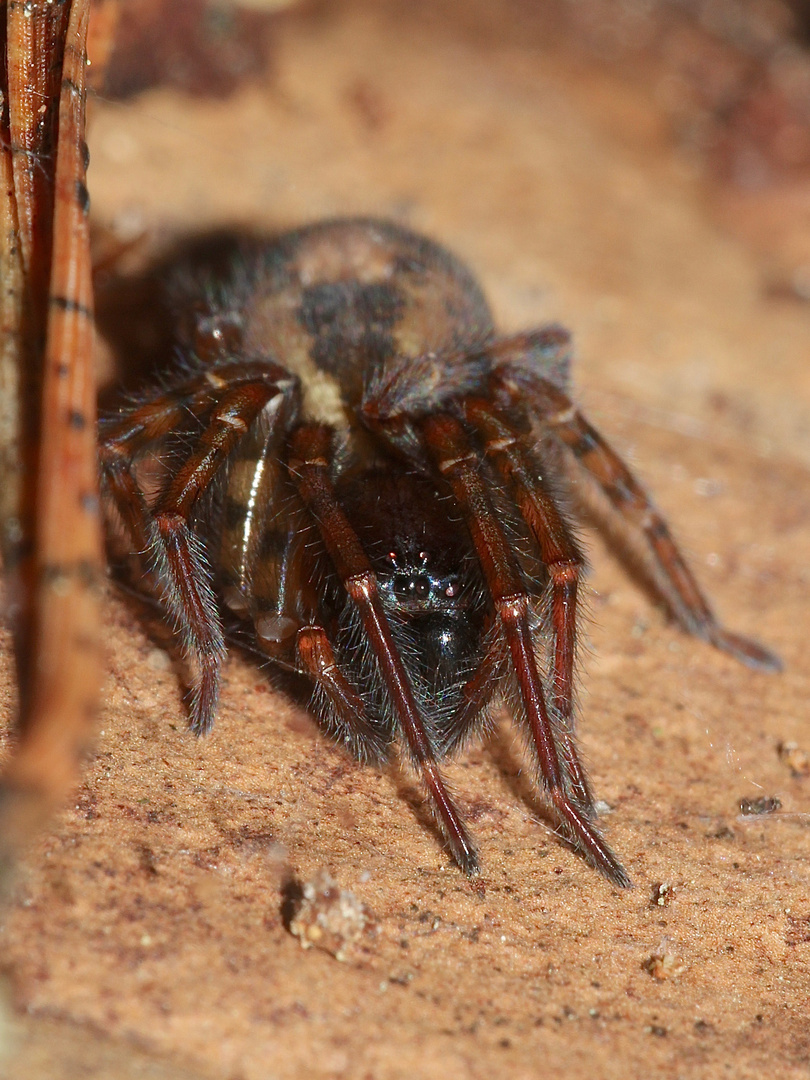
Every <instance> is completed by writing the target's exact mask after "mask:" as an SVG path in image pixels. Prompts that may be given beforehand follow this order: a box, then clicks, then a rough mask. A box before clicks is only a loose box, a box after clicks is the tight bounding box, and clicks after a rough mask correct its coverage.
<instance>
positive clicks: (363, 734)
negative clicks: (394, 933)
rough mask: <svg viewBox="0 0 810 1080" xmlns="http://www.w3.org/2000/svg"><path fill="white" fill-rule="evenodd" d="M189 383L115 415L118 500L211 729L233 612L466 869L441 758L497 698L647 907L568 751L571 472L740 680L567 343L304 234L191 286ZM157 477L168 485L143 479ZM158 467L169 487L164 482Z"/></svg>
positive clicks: (402, 240)
mask: <svg viewBox="0 0 810 1080" xmlns="http://www.w3.org/2000/svg"><path fill="white" fill-rule="evenodd" d="M180 292H181V293H183V294H184V295H186V299H187V300H188V304H187V307H188V310H189V311H190V312H191V317H190V318H189V319H188V320H187V325H186V326H185V329H183V330H182V332H181V334H180V341H181V351H182V356H183V359H182V363H181V365H180V366H179V367H177V369H176V370H174V371H173V372H172V373H171V374H170V375H169V376H168V377H166V378H164V380H163V382H162V383H161V384H160V385H157V386H154V387H153V388H152V389H149V390H146V391H145V392H143V393H142V395H141V396H140V397H139V398H138V399H136V400H134V401H132V402H130V403H128V404H127V405H126V406H125V407H123V408H122V409H121V410H120V411H119V413H118V414H117V415H116V416H114V417H110V418H107V419H106V420H104V421H102V425H101V435H100V443H101V448H100V459H101V476H102V488H103V490H104V492H105V494H106V496H107V498H108V500H109V501H110V502H111V504H112V506H113V507H114V508H115V510H116V511H117V514H118V515H119V516H120V518H121V519H122V521H123V524H124V526H125V529H126V531H127V533H128V535H129V538H130V540H131V543H132V544H133V545H134V547H135V549H136V550H137V552H139V553H141V555H142V556H143V558H144V560H145V569H146V571H147V572H148V574H149V576H150V578H151V580H152V581H153V582H154V584H155V586H156V588H157V591H158V593H159V596H160V599H161V602H162V604H163V606H164V607H165V610H166V612H167V613H168V615H169V616H170V618H171V620H172V621H173V624H174V626H175V628H176V631H177V633H178V635H179V637H180V639H181V641H182V644H183V648H184V651H185V654H186V656H187V657H188V659H189V661H190V664H191V668H192V671H193V675H192V681H191V694H190V726H191V729H192V731H194V732H195V733H196V734H198V735H201V734H203V733H206V732H208V731H209V730H210V728H211V726H212V723H213V721H214V717H215V713H216V709H217V699H218V693H219V683H220V669H221V665H222V661H223V657H224V655H225V637H226V635H225V630H224V620H223V613H224V612H226V611H227V613H228V614H229V616H230V617H231V618H233V619H235V620H237V621H238V622H240V623H241V624H242V625H243V626H244V627H245V628H246V629H248V631H249V632H250V634H251V636H252V639H253V642H254V644H255V646H256V647H257V648H258V649H259V650H260V651H261V653H262V654H264V655H266V657H267V658H268V659H269V660H271V661H273V662H275V663H277V664H279V665H281V666H283V667H287V668H290V669H292V670H294V671H296V672H299V673H302V674H304V675H306V676H307V677H308V678H309V679H310V680H311V682H312V684H313V686H314V708H315V711H316V712H317V714H318V716H319V717H320V718H321V721H322V722H323V723H324V725H325V726H326V728H327V729H328V730H329V732H330V733H331V734H332V735H333V736H334V737H335V739H337V740H338V741H340V742H342V743H343V744H344V745H345V746H346V747H347V749H348V750H349V751H350V752H351V753H352V754H353V755H354V756H355V757H356V758H357V759H359V760H360V761H364V762H370V763H374V764H381V763H383V762H384V761H385V760H386V758H387V757H388V755H389V752H390V750H391V748H392V746H393V744H394V743H395V742H397V741H398V740H402V741H404V744H405V746H406V747H407V750H408V752H409V755H410V758H411V759H412V761H413V763H414V765H415V766H416V768H417V770H418V771H419V772H420V773H421V777H422V779H423V781H424V787H425V790H426V792H427V795H428V798H429V801H430V804H431V805H432V808H433V810H434V812H435V816H436V819H437V822H438V825H439V828H440V830H441V832H442V834H443V836H444V839H445V841H446V844H447V846H448V848H449V850H450V852H451V854H452V856H453V858H454V859H455V861H456V862H457V863H458V865H459V866H460V867H461V869H462V870H463V871H465V872H466V873H467V874H469V875H473V874H475V873H477V872H478V869H479V861H478V855H477V852H476V847H475V843H474V841H473V839H472V837H471V835H470V833H469V831H468V829H467V826H466V825H465V822H464V820H463V818H462V815H461V814H460V812H459V810H458V808H457V806H456V805H455V803H454V800H453V798H452V796H451V794H450V792H449V791H448V789H447V787H446V785H445V782H444V780H443V778H442V773H441V770H440V762H441V761H442V759H443V758H445V757H446V756H447V755H449V754H451V753H452V752H453V751H456V750H458V749H459V748H460V747H461V745H462V744H463V743H465V742H466V741H467V740H468V739H470V738H471V737H473V736H474V735H477V734H480V733H481V732H482V731H483V730H484V729H485V728H486V726H487V722H488V717H489V715H490V712H491V707H492V705H493V704H494V702H495V701H496V700H505V701H506V702H507V704H508V705H509V707H510V709H511V711H512V713H513V714H514V716H515V718H516V719H517V722H518V723H519V724H520V725H521V726H522V727H523V728H524V730H525V732H526V733H527V736H528V740H529V743H530V745H531V747H532V750H533V754H534V757H535V760H536V766H537V777H538V782H539V784H540V785H541V787H542V789H543V791H544V793H545V796H546V797H547V800H548V802H549V804H550V809H551V812H552V814H553V815H554V817H555V818H556V820H557V822H558V824H559V826H560V827H561V829H562V832H563V833H564V835H565V836H566V837H567V838H568V840H569V841H570V842H571V843H572V845H573V846H574V847H575V848H576V849H578V850H579V851H580V852H581V853H582V854H583V855H584V857H585V858H586V859H587V860H588V862H589V863H590V864H591V865H592V866H594V867H595V868H596V869H597V870H599V871H601V873H602V874H604V875H605V877H606V878H607V879H608V880H609V881H610V882H612V883H613V884H614V885H616V886H620V887H626V886H629V885H630V879H629V877H628V875H627V873H626V871H625V869H624V867H623V866H622V865H621V863H620V861H619V860H618V858H617V857H616V856H615V855H614V853H613V852H612V851H611V849H610V848H609V846H608V845H607V843H606V842H605V840H604V839H603V837H602V835H601V833H600V831H599V828H598V826H597V824H596V804H595V799H594V795H593V791H592V788H591V785H590V782H589V780H588V777H587V775H586V772H585V769H584V768H583V765H582V761H581V759H580V756H579V753H578V751H577V746H576V740H575V733H574V660H575V652H576V643H577V607H578V594H579V585H580V580H581V577H582V574H583V569H584V558H583V555H582V551H581V549H580V546H579V543H578V541H577V540H576V539H575V535H574V528H573V525H572V523H571V522H572V519H573V517H574V512H575V510H579V509H580V508H581V507H580V504H581V501H582V493H581V489H582V485H580V484H577V483H575V482H573V481H572V471H573V473H579V474H580V475H581V477H583V478H585V477H587V478H590V480H591V481H592V482H593V483H594V486H596V487H598V488H599V489H601V492H602V493H603V495H604V496H606V499H605V500H604V501H605V502H606V504H607V505H608V506H609V507H611V508H612V513H613V516H614V517H616V518H620V519H622V521H623V522H624V524H625V525H626V527H627V531H628V532H629V533H630V534H631V535H632V536H635V540H636V543H637V546H639V547H640V548H643V550H644V552H645V553H646V558H647V561H648V563H649V568H650V572H651V575H652V580H653V583H654V586H655V589H656V593H657V596H658V599H659V600H660V601H661V602H663V604H664V605H665V606H666V607H667V609H668V610H669V612H670V613H671V615H672V616H673V617H674V618H675V619H676V620H677V621H678V622H679V623H680V625H681V626H682V627H683V628H684V629H686V630H687V631H689V632H690V633H692V634H695V635H697V636H698V637H701V638H704V639H706V640H707V641H709V642H711V643H712V644H713V645H715V646H717V647H718V648H720V649H723V650H725V651H726V652H728V653H731V654H732V655H733V656H735V657H736V658H737V659H738V660H741V661H742V662H743V663H746V664H748V665H749V666H751V667H755V668H764V669H769V670H773V669H776V668H778V667H779V661H778V659H777V658H776V657H775V656H773V655H772V654H771V653H769V652H768V651H766V650H765V649H764V648H762V647H761V646H759V645H758V644H756V643H755V642H753V641H749V640H747V639H745V638H743V637H740V636H738V635H736V634H732V633H730V632H729V631H727V630H725V629H724V628H723V627H722V626H721V625H720V624H719V623H718V621H717V620H716V618H715V616H714V615H713V613H712V611H711V609H710V607H709V605H708V604H707V602H706V600H705V599H704V598H703V595H702V593H701V592H700V590H699V588H698V586H697V584H696V582H695V580H694V578H693V576H692V573H691V571H690V570H689V568H688V566H687V564H686V563H685V561H684V559H683V557H682V556H681V555H680V553H679V551H678V549H677V547H676V546H675V543H674V542H673V540H672V537H671V535H670V532H669V529H668V527H667V525H666V523H665V521H664V520H663V518H662V517H661V515H660V513H659V512H658V510H656V508H655V506H654V505H653V504H652V502H651V501H650V499H649V497H648V496H647V495H646V494H645V492H644V490H643V489H642V487H641V486H640V484H639V483H638V481H637V480H635V478H634V477H633V475H632V474H631V472H630V471H629V470H628V468H627V466H625V465H624V464H623V463H622V461H621V460H620V458H619V457H617V455H616V454H615V453H614V452H613V450H611V448H610V447H609V446H608V444H607V443H606V442H605V441H604V439H603V438H602V437H601V436H600V435H599V434H598V433H597V432H596V431H595V430H594V428H593V427H592V426H591V425H590V424H589V423H588V421H587V420H586V419H585V418H584V417H583V415H582V414H581V413H580V412H579V410H578V409H577V407H576V406H575V405H574V404H573V402H572V399H571V396H570V389H569V351H570V349H569V346H570V340H569V335H568V333H567V332H566V331H565V330H563V329H562V328H560V327H558V326H554V325H548V326H543V327H541V328H540V329H537V330H532V331H528V332H525V333H520V334H516V335H512V336H500V335H498V334H497V333H496V331H495V329H494V327H493V322H492V317H491V314H490V310H489V307H488V305H487V302H486V300H485V298H484V296H483V293H482V291H481V289H480V287H479V285H478V284H477V283H476V281H475V279H474V278H473V276H472V275H471V273H470V272H469V271H468V270H467V269H466V267H465V266H464V265H463V264H462V263H461V262H460V261H459V260H458V259H457V258H456V257H455V256H453V255H452V254H451V253H450V252H449V251H447V250H445V249H444V248H443V247H441V246H439V245H438V244H436V243H434V242H433V241H431V240H429V239H426V238H424V237H422V236H419V235H417V234H415V233H413V232H410V231H408V230H406V229H404V228H402V227H399V226H397V225H394V224H390V223H386V222H383V221H376V220H370V219H350V220H335V221H327V222H323V223H319V224H315V225H311V226H309V227H305V228H302V229H300V230H298V231H295V232H291V233H287V234H285V235H282V236H281V237H280V238H278V239H277V240H276V241H275V242H273V243H270V244H268V245H267V246H266V247H263V248H262V249H261V251H260V252H258V253H255V254H254V255H253V256H252V257H250V258H247V257H245V258H243V259H242V260H241V262H239V263H237V264H235V265H234V267H233V270H232V272H231V274H230V276H229V278H228V279H227V280H224V281H222V280H207V281H205V282H204V283H202V287H200V283H199V282H194V283H186V284H185V285H183V286H181V287H180ZM147 455H150V456H151V458H152V462H153V465H154V463H155V462H156V463H157V464H158V466H159V467H160V469H161V470H162V474H161V476H160V478H159V479H158V480H155V479H154V477H153V479H152V482H151V491H150V485H149V483H147V482H146V481H144V480H143V478H142V477H143V473H144V472H145V471H147V472H148V471H149V470H147V469H146V468H145V464H146V461H145V459H146V458H147ZM152 472H153V473H154V468H152Z"/></svg>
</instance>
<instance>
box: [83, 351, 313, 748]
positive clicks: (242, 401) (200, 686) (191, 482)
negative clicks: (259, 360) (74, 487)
mask: <svg viewBox="0 0 810 1080" xmlns="http://www.w3.org/2000/svg"><path fill="white" fill-rule="evenodd" d="M241 370H242V371H244V368H242V369H241ZM228 372H229V365H223V367H222V368H221V369H217V368H212V369H209V370H208V371H206V372H205V374H204V375H203V377H202V379H203V380H205V381H206V382H207V384H208V385H207V388H205V389H203V388H199V384H200V379H199V378H197V379H195V380H194V382H195V383H196V384H197V386H198V391H197V393H195V392H194V391H193V390H192V389H191V388H190V387H189V390H191V392H190V393H188V392H186V389H185V388H184V387H180V388H178V390H177V391H176V393H175V394H174V395H167V397H166V400H165V401H164V402H163V407H164V412H163V414H162V415H161V403H160V401H159V400H157V401H154V402H150V403H147V404H145V405H142V406H140V408H138V409H136V410H134V412H133V413H131V414H130V415H129V416H128V417H126V418H124V419H123V420H122V421H120V424H121V428H122V430H121V431H120V432H119V433H118V438H116V432H115V427H113V430H112V431H108V432H107V434H106V438H105V440H104V444H103V448H102V462H103V475H104V476H105V477H106V478H108V479H109V486H110V489H111V491H112V493H113V495H114V496H116V497H117V498H119V499H124V500H129V501H125V502H124V503H123V505H122V504H119V509H120V510H121V513H122V517H123V518H124V521H125V522H126V523H127V524H128V525H130V527H132V526H133V525H134V527H135V528H136V530H137V532H136V534H135V535H136V542H138V534H139V533H140V534H142V535H141V536H140V541H141V542H143V541H144V540H145V541H146V545H145V548H142V550H145V554H146V557H147V559H148V562H149V565H150V569H151V570H152V572H153V574H154V575H155V579H156V581H157V582H158V585H159V588H160V592H161V598H162V600H163V603H164V604H165V605H166V608H167V610H168V611H169V614H170V615H171V616H172V619H173V620H174V623H175V626H176V628H177V630H178V632H179V633H180V636H181V638H182V642H183V649H184V652H185V654H186V655H187V656H188V657H189V658H190V659H191V660H192V661H193V662H194V665H195V667H196V671H195V673H194V676H193V681H192V687H191V700H190V704H189V717H190V727H191V730H192V731H193V732H194V733H195V734H197V735H202V734H204V733H206V732H208V731H209V730H210V729H211V726H212V724H213V722H214V716H215V713H216V707H217V701H218V698H219V681H220V669H221V666H222V660H223V657H224V655H225V641H224V636H223V631H222V622H221V619H220V616H219V612H218V609H217V602H216V597H215V594H214V590H213V586H212V583H211V574H210V571H209V568H208V565H207V560H206V554H205V548H204V544H203V542H202V541H201V540H200V538H199V537H198V536H196V534H195V533H194V532H193V531H192V529H191V527H190V524H189V522H190V518H191V515H192V513H193V511H194V508H195V506H196V504H197V502H198V500H199V499H200V497H201V496H202V495H203V494H204V493H205V492H206V491H207V490H208V489H209V488H210V486H211V484H212V483H213V481H214V479H215V478H216V476H217V474H218V473H219V470H220V469H221V467H222V465H223V464H224V463H225V462H226V461H227V460H228V457H229V456H230V454H231V453H232V452H233V450H234V449H235V448H236V447H237V446H238V445H239V443H240V442H241V440H242V439H243V438H244V437H245V435H246V434H247V433H248V431H249V430H250V429H251V427H252V426H253V424H254V423H255V422H256V421H257V419H258V418H259V417H260V416H261V415H262V413H263V411H264V410H265V408H266V407H267V406H268V405H269V404H270V403H273V402H275V401H276V400H277V398H278V397H279V395H283V394H285V393H289V392H290V390H291V389H292V388H293V387H295V386H296V385H297V384H296V382H295V380H294V379H293V378H292V376H290V375H289V374H288V373H287V372H286V371H285V370H284V369H283V368H281V367H278V366H277V365H275V364H271V363H269V362H268V363H267V364H265V365H256V370H255V371H254V372H253V373H252V375H251V377H250V378H239V379H238V380H237V379H232V380H230V381H229V379H228ZM181 399H182V400H183V402H184V403H185V408H186V409H187V408H189V407H191V408H192V410H194V408H195V407H196V409H197V410H198V411H199V414H200V415H201V416H202V417H204V418H205V427H204V428H203V430H202V431H201V432H200V433H199V435H198V437H197V440H196V443H195V445H194V447H193V449H192V450H191V452H190V453H189V455H188V457H187V458H186V459H185V460H184V461H183V462H182V464H181V465H180V467H179V468H178V469H177V470H176V471H175V473H174V474H173V476H171V477H170V479H169V482H168V484H167V485H166V487H165V489H164V490H163V492H162V493H161V494H160V496H159V498H158V500H157V503H156V504H155V506H153V507H151V508H149V507H147V505H146V500H145V498H144V496H143V493H142V492H140V490H139V489H138V488H137V485H136V483H135V481H134V477H133V475H132V472H131V466H130V465H128V464H127V463H126V460H125V459H126V456H127V455H126V450H129V451H130V456H131V455H132V454H135V453H137V452H139V451H142V450H143V449H145V448H146V445H147V443H148V442H151V441H154V438H155V437H159V434H165V432H166V431H167V430H168V428H167V427H165V426H163V425H165V424H166V423H167V420H168V419H169V418H170V416H172V417H173V418H174V419H175V421H176V420H177V419H178V418H179V415H182V410H183V406H179V405H178V403H177V402H178V400H181ZM178 409H179V410H180V413H178ZM183 418H185V417H183ZM161 428H162V430H161ZM156 433H157V435H156ZM128 474H129V475H128ZM133 492H137V509H136V507H135V504H134V503H133V502H132V499H133Z"/></svg>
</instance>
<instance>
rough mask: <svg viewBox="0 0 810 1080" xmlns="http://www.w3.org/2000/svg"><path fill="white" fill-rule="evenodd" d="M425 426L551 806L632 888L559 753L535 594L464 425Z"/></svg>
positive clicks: (451, 421) (608, 872)
mask: <svg viewBox="0 0 810 1080" xmlns="http://www.w3.org/2000/svg"><path fill="white" fill-rule="evenodd" d="M421 427H422V432H423V434H424V438H425V442H426V445H427V447H428V449H429V451H430V453H431V454H432V456H433V458H434V461H435V462H436V465H437V466H438V468H439V470H440V471H441V472H442V474H443V475H444V476H445V477H446V478H447V480H448V482H449V483H450V485H451V487H452V489H453V493H454V495H455V498H456V500H457V502H458V504H459V506H460V507H461V509H462V512H463V514H464V517H465V520H466V522H467V527H468V528H469V530H470V535H471V536H472V540H473V544H474V545H475V549H476V551H477V553H478V558H479V561H480V563H481V567H482V569H483V572H484V576H485V578H486V581H487V586H488V588H489V591H490V593H491V595H492V599H493V602H494V604H495V610H496V613H497V616H498V620H499V623H500V627H501V631H502V633H503V637H504V640H505V642H506V645H507V648H508V651H509V655H510V658H511V662H512V667H513V670H514V673H515V677H516V681H517V688H518V692H519V694H520V699H521V702H522V705H523V710H524V713H525V717H526V721H527V723H528V725H529V729H530V731H531V733H532V738H533V740H534V746H535V749H536V751H537V756H538V760H539V764H540V772H541V775H542V778H543V781H544V783H545V786H546V789H547V791H548V795H549V798H550V799H551V802H552V805H553V806H554V808H555V810H556V811H557V813H558V815H559V818H560V820H561V822H562V823H563V824H564V826H565V827H566V830H567V831H568V832H569V834H570V836H571V837H572V839H573V840H574V842H575V843H576V846H577V847H578V848H579V849H580V850H582V851H583V852H584V854H585V855H586V857H587V858H588V859H589V861H590V862H592V864H593V865H594V866H595V867H596V868H597V869H598V870H600V871H601V873H603V874H604V875H605V877H606V878H608V880H609V881H611V882H613V884H614V885H618V886H619V887H621V888H625V887H627V886H629V885H630V879H629V878H628V876H627V873H626V871H625V869H624V867H623V866H622V865H621V863H620V862H619V861H618V859H617V858H616V856H615V855H614V854H613V852H612V851H611V850H610V848H609V847H608V846H607V844H606V843H605V841H604V840H603V839H602V837H601V836H600V834H599V832H598V831H597V830H596V828H595V827H594V826H593V825H592V824H591V822H590V821H589V820H588V818H587V816H586V814H585V813H584V811H583V809H582V807H581V806H580V805H579V803H578V801H577V800H576V799H575V798H574V797H572V793H571V792H570V790H569V786H570V785H569V782H568V777H567V776H566V771H565V767H564V765H563V762H562V760H561V756H560V751H561V747H560V745H559V742H560V738H559V734H558V732H556V731H555V729H554V725H553V723H552V721H551V718H550V717H549V714H548V711H547V709H546V703H545V698H544V695H543V687H542V685H541V681H540V675H539V672H538V669H537V660H536V657H535V653H534V645H533V642H532V634H531V628H530V623H529V611H530V609H529V597H528V595H527V593H526V590H525V589H524V587H523V584H522V582H521V580H520V575H519V573H518V570H517V567H516V566H515V564H514V561H513V559H512V556H511V554H510V552H509V547H508V544H507V541H506V537H505V536H504V534H503V530H502V529H501V527H500V525H499V523H498V520H497V517H496V514H495V511H494V509H493V507H492V504H491V501H490V499H489V496H488V494H487V491H486V488H485V486H484V482H483V480H482V479H481V476H480V469H479V461H478V458H477V455H476V453H475V451H474V450H473V448H472V447H471V445H470V443H469V440H468V438H467V435H466V433H465V431H464V428H463V427H462V425H461V423H460V422H459V421H458V420H456V419H455V418H454V417H451V416H448V415H438V416H433V417H429V418H427V419H426V420H423V421H422V423H421Z"/></svg>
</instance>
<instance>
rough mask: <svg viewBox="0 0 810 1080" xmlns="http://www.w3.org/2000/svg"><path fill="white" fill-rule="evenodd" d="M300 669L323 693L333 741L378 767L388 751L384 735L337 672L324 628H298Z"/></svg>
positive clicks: (337, 667)
mask: <svg viewBox="0 0 810 1080" xmlns="http://www.w3.org/2000/svg"><path fill="white" fill-rule="evenodd" d="M296 655H297V657H298V662H299V665H300V668H301V670H302V671H303V672H305V673H306V674H308V675H309V676H310V678H312V679H313V680H314V681H315V682H316V683H317V685H318V686H320V688H321V689H322V690H323V692H324V694H325V695H326V698H327V700H328V702H329V704H330V705H331V706H332V709H333V710H334V715H333V716H331V717H328V718H327V719H328V720H331V723H332V725H333V727H334V728H335V729H336V730H335V734H336V735H337V737H338V738H339V739H340V740H341V741H342V742H343V743H344V745H346V746H347V747H348V749H349V750H350V751H351V753H352V754H353V755H354V757H355V758H356V759H357V760H358V761H368V762H371V763H372V764H375V765H381V764H382V763H383V762H384V761H385V758H386V752H387V749H388V746H387V742H386V739H385V736H384V734H383V733H382V732H381V731H380V729H379V725H375V724H374V723H373V722H372V721H371V720H370V719H369V716H368V711H367V709H366V704H365V702H364V701H363V699H362V698H361V697H360V694H359V693H358V692H357V690H356V689H355V688H354V686H352V684H351V683H350V682H349V680H348V679H347V678H346V676H345V675H344V673H343V671H342V670H341V668H340V666H339V664H338V662H337V659H336V658H335V653H334V650H333V648H332V643H331V642H330V640H329V637H328V635H327V633H326V630H325V629H324V627H322V626H319V625H317V624H314V623H313V624H312V625H310V626H302V627H301V629H300V630H299V631H298V634H297V638H296Z"/></svg>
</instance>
